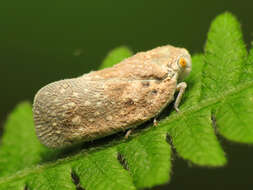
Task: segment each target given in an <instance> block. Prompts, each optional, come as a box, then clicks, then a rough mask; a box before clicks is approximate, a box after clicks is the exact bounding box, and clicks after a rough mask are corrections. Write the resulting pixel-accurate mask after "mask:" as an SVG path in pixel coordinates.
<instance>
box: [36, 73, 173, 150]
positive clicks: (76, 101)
mask: <svg viewBox="0 0 253 190" xmlns="http://www.w3.org/2000/svg"><path fill="white" fill-rule="evenodd" d="M175 87H176V81H174V80H171V79H168V80H123V79H117V78H114V79H109V80H97V81H90V80H86V79H85V77H80V78H77V79H68V80H62V81H58V82H55V83H51V84H49V85H47V86H45V87H44V88H42V89H41V90H40V91H39V92H38V93H37V95H36V97H35V100H34V110H33V111H34V120H35V125H36V131H37V135H38V137H39V138H40V139H41V141H42V142H43V143H44V144H46V145H47V146H53V147H59V146H66V145H69V144H72V142H76V141H89V140H93V139H96V138H99V137H102V136H106V135H109V134H113V133H116V132H118V131H121V130H126V129H127V128H130V127H133V126H136V125H138V124H140V123H143V122H144V121H146V120H148V119H150V118H152V117H154V116H155V115H156V114H158V113H159V112H160V110H161V109H162V108H163V107H164V106H166V105H167V103H169V102H170V101H172V100H173V95H174V90H175Z"/></svg>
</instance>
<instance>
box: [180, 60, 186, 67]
mask: <svg viewBox="0 0 253 190" xmlns="http://www.w3.org/2000/svg"><path fill="white" fill-rule="evenodd" d="M179 64H180V65H181V67H183V68H185V67H186V65H187V63H186V60H185V59H184V58H180V59H179Z"/></svg>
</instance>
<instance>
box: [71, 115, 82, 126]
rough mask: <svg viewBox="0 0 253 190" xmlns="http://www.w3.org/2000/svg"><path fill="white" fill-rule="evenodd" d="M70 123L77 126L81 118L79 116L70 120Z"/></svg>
mask: <svg viewBox="0 0 253 190" xmlns="http://www.w3.org/2000/svg"><path fill="white" fill-rule="evenodd" d="M72 123H73V124H74V125H78V124H80V123H81V117H80V116H79V115H77V116H75V117H74V118H73V119H72Z"/></svg>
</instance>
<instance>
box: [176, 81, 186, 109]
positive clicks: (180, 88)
mask: <svg viewBox="0 0 253 190" xmlns="http://www.w3.org/2000/svg"><path fill="white" fill-rule="evenodd" d="M186 87H187V84H186V83H185V82H180V83H179V84H178V85H177V88H176V91H179V93H178V95H177V98H176V101H175V103H174V108H175V110H176V111H177V112H179V108H178V106H179V104H180V102H181V99H182V97H183V94H184V91H185V89H186Z"/></svg>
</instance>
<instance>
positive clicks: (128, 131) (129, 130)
mask: <svg viewBox="0 0 253 190" xmlns="http://www.w3.org/2000/svg"><path fill="white" fill-rule="evenodd" d="M131 133H132V129H128V130H127V132H126V134H125V137H124V138H125V139H128V137H129V136H130V134H131Z"/></svg>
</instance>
